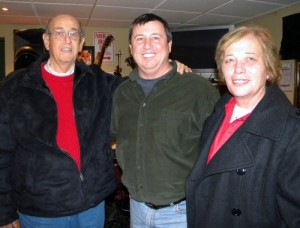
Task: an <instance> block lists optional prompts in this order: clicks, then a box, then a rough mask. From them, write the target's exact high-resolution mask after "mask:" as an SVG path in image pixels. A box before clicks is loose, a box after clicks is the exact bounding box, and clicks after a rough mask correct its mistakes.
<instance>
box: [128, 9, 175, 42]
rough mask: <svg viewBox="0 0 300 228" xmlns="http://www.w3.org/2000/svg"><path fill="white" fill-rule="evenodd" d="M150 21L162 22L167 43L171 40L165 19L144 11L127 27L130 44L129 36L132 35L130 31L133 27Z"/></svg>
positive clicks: (170, 33)
mask: <svg viewBox="0 0 300 228" xmlns="http://www.w3.org/2000/svg"><path fill="white" fill-rule="evenodd" d="M150 21H159V22H161V23H162V24H163V26H164V28H165V31H166V35H167V41H168V43H169V42H170V41H171V40H172V32H171V30H170V27H169V24H168V22H167V21H166V20H164V19H163V18H161V17H159V16H157V15H155V14H153V13H145V14H142V15H141V16H139V17H137V18H136V19H135V20H134V21H133V22H132V23H131V26H130V29H129V37H128V38H129V40H128V41H129V44H131V37H132V33H133V29H134V27H135V26H137V25H144V24H146V23H148V22H150Z"/></svg>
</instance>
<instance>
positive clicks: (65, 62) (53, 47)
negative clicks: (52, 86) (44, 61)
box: [43, 15, 84, 73]
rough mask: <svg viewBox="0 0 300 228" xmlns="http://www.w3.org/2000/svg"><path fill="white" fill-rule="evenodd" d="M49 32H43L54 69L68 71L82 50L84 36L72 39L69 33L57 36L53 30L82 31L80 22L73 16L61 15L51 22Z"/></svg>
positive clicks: (61, 71)
mask: <svg viewBox="0 0 300 228" xmlns="http://www.w3.org/2000/svg"><path fill="white" fill-rule="evenodd" d="M48 30H49V33H50V34H46V33H45V34H43V40H44V44H45V47H46V49H47V50H48V51H49V54H50V62H51V67H52V69H53V70H55V71H56V72H59V73H63V72H67V71H68V70H69V69H70V68H71V67H72V66H73V65H74V63H75V61H76V58H77V55H78V52H79V51H81V49H82V46H83V43H84V38H83V37H80V38H79V39H70V37H69V36H68V35H65V36H62V37H56V36H54V35H53V32H54V31H55V32H66V33H68V32H80V33H81V32H82V31H80V24H79V22H78V21H77V20H76V19H75V18H74V17H72V16H69V15H59V16H56V17H54V18H53V19H52V20H51V22H50V24H49V28H48Z"/></svg>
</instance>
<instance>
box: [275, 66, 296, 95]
mask: <svg viewBox="0 0 300 228" xmlns="http://www.w3.org/2000/svg"><path fill="white" fill-rule="evenodd" d="M279 86H280V88H281V89H282V90H283V91H294V89H295V60H282V78H281V80H280V82H279Z"/></svg>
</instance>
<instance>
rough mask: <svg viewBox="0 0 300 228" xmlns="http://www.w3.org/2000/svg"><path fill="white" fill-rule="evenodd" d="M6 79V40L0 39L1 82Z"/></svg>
mask: <svg viewBox="0 0 300 228" xmlns="http://www.w3.org/2000/svg"><path fill="white" fill-rule="evenodd" d="M4 77H5V39H4V38H3V37H0V80H2V79H3V78H4Z"/></svg>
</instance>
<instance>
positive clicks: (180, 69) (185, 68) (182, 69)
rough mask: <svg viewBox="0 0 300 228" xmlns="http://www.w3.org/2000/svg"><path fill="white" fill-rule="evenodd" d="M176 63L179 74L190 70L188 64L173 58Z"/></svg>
mask: <svg viewBox="0 0 300 228" xmlns="http://www.w3.org/2000/svg"><path fill="white" fill-rule="evenodd" d="M175 62H176V64H177V72H178V73H180V74H183V73H189V72H192V69H191V68H189V67H188V66H186V65H184V64H183V63H181V62H179V61H177V60H175Z"/></svg>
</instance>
